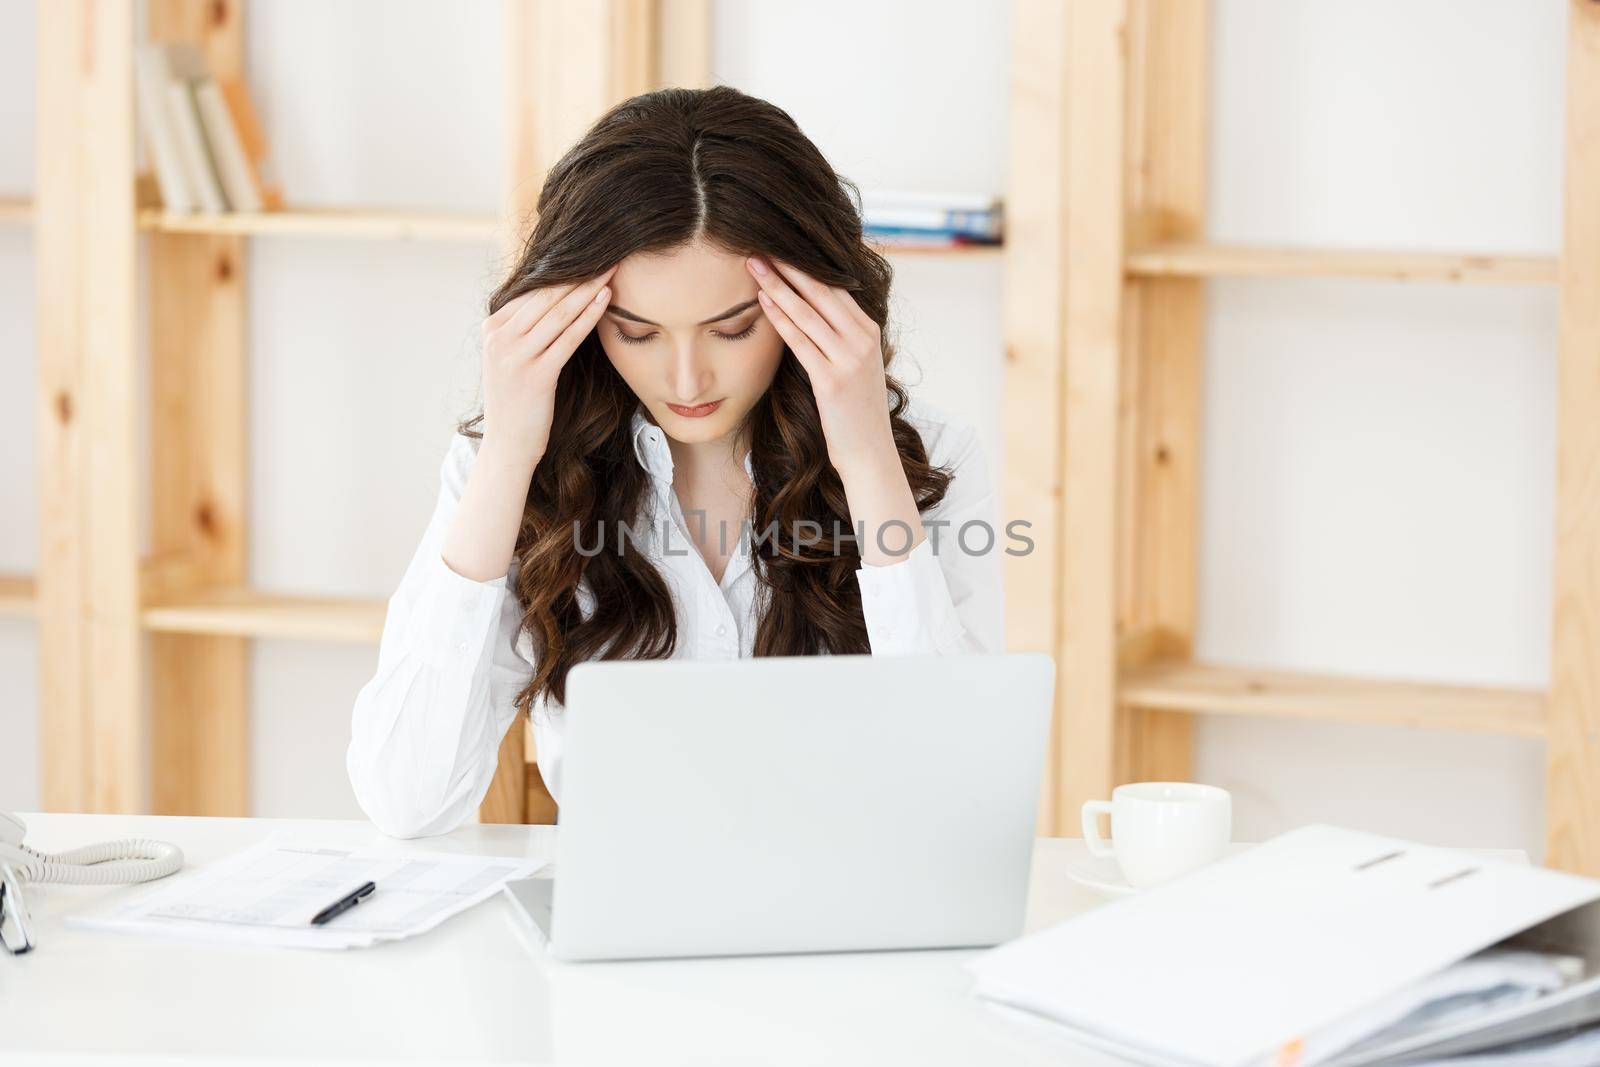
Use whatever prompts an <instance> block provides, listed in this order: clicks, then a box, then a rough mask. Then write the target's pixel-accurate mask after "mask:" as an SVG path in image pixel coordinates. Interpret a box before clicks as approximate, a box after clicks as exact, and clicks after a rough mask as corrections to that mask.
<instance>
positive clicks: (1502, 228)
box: [1197, 0, 1565, 853]
mask: <svg viewBox="0 0 1600 1067" xmlns="http://www.w3.org/2000/svg"><path fill="white" fill-rule="evenodd" d="M1564 19H1565V5H1563V4H1562V3H1560V2H1559V0H1537V2H1518V3H1506V2H1504V0H1472V2H1464V0H1411V2H1408V3H1405V4H1393V3H1385V2H1383V0H1358V2H1350V3H1342V4H1323V3H1317V2H1315V0H1294V2H1292V3H1282V2H1277V0H1223V2H1221V3H1220V4H1219V5H1218V7H1217V16H1216V31H1215V37H1214V48H1213V65H1214V71H1215V75H1214V82H1213V86H1214V87H1213V93H1214V96H1213V114H1214V115H1215V122H1214V127H1213V158H1212V166H1211V197H1210V211H1211V215H1210V218H1211V230H1212V235H1213V236H1214V237H1215V238H1217V239H1219V240H1229V241H1241V242H1244V241H1259V242H1265V243H1271V242H1277V243H1287V244H1304V245H1334V246H1357V247H1363V246H1364V247H1380V248H1418V249H1468V250H1474V251H1508V252H1553V251H1555V250H1556V248H1557V246H1558V243H1559V232H1560V188H1561V181H1560V155H1561V123H1562V114H1563V108H1562V76H1563V69H1564V63H1563V57H1564V44H1565V34H1564ZM1555 324H1556V300H1555V294H1554V292H1553V291H1552V290H1551V289H1549V288H1548V287H1546V288H1541V289H1532V288H1499V287H1466V286H1461V287H1448V286H1440V285H1411V286H1400V285H1392V284H1385V283H1378V282H1331V281H1232V282H1227V283H1221V284H1214V285H1212V286H1211V300H1210V309H1209V315H1208V323H1207V341H1208V358H1209V360H1210V364H1209V373H1208V378H1207V384H1206V400H1205V417H1206V430H1205V446H1204V447H1205V468H1204V472H1205V473H1204V498H1203V507H1204V520H1203V530H1202V545H1201V553H1202V555H1201V586H1202V588H1201V605H1202V607H1201V618H1200V631H1199V646H1200V652H1201V653H1202V654H1203V655H1205V656H1208V657H1210V658H1213V659H1216V660H1220V661H1225V662H1235V663H1244V664H1270V665H1279V666H1285V667H1302V668H1307V669H1316V670H1331V671H1341V672H1346V671H1347V672H1351V673H1359V674H1363V675H1376V676H1392V677H1406V678H1419V679H1438V680H1446V681H1460V682H1481V683H1488V684H1509V685H1516V684H1524V685H1543V684H1544V683H1545V681H1546V675H1547V657H1548V649H1549V639H1550V595H1549V593H1550V580H1551V565H1552V560H1551V539H1552V536H1553V535H1552V517H1553V492H1554V476H1555V438H1554V424H1553V422H1554V400H1555V358H1554V357H1555ZM1543 762H1544V746H1543V745H1542V744H1541V743H1539V742H1534V741H1526V740H1512V739H1505V738H1496V737H1477V736H1468V735H1452V734H1444V733H1431V732H1423V731H1412V730H1405V729H1399V728H1393V729H1391V728H1372V727H1356V726H1344V725H1330V724H1302V723H1289V722H1260V721H1240V720H1237V719H1229V718H1217V719H1213V720H1210V721H1208V722H1207V723H1206V725H1205V727H1204V728H1203V729H1202V730H1201V733H1200V741H1199V766H1198V768H1197V773H1198V774H1199V775H1201V776H1203V777H1206V778H1208V779H1211V780H1214V781H1216V782H1218V783H1220V784H1223V785H1226V786H1228V787H1229V788H1231V789H1234V790H1235V791H1236V792H1237V794H1238V796H1239V801H1240V805H1239V811H1240V830H1241V833H1242V835H1247V836H1250V837H1260V836H1262V835H1263V834H1266V833H1269V832H1271V831H1274V830H1277V829H1280V828H1283V827H1285V826H1288V825H1291V824H1293V823H1297V822H1302V821H1305V820H1308V819H1325V820H1338V821H1343V822H1346V823H1350V824H1354V825H1359V826H1365V827H1370V828H1375V829H1389V830H1392V831H1394V832H1398V833H1403V834H1414V835H1418V836H1422V837H1427V838H1430V839H1434V840H1438V841H1441V842H1452V843H1465V844H1482V845H1507V846H1522V847H1527V848H1529V849H1532V850H1534V851H1535V852H1536V853H1537V852H1540V851H1542V845H1541V837H1542V819H1543V811H1544V803H1543V799H1544V798H1543V776H1544V765H1543Z"/></svg>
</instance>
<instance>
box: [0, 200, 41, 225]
mask: <svg viewBox="0 0 1600 1067" xmlns="http://www.w3.org/2000/svg"><path fill="white" fill-rule="evenodd" d="M32 221H33V201H31V200H29V199H27V198H26V197H17V196H0V226H21V225H26V224H27V223H30V222H32Z"/></svg>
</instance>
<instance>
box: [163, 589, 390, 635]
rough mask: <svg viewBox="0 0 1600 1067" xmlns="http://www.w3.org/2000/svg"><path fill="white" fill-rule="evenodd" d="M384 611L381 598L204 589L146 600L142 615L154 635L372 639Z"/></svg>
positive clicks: (380, 627) (380, 630)
mask: <svg viewBox="0 0 1600 1067" xmlns="http://www.w3.org/2000/svg"><path fill="white" fill-rule="evenodd" d="M387 610H388V605H387V604H386V603H384V602H383V601H370V600H354V599H344V598H331V597H302V596H285V595H280V594H276V593H264V592H260V591H258V590H254V589H208V590H204V591H202V592H197V593H191V594H188V595H185V596H181V597H172V598H168V599H164V600H161V601H158V602H154V603H149V604H146V605H145V606H144V610H143V611H142V613H141V615H142V618H143V621H144V626H145V629H147V630H153V631H156V632H158V633H182V634H217V635H230V636H236V637H278V638H288V639H293V640H305V641H373V642H375V641H377V640H378V638H379V637H380V636H381V635H382V633H383V618H384V615H385V613H386V612H387Z"/></svg>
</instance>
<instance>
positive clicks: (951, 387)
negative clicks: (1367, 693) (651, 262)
mask: <svg viewBox="0 0 1600 1067" xmlns="http://www.w3.org/2000/svg"><path fill="white" fill-rule="evenodd" d="M375 6H376V0H338V2H335V3H315V4H314V3H312V2H311V0H279V2H277V3H274V4H271V5H266V4H258V5H253V6H252V7H250V8H249V20H250V21H249V27H248V31H249V32H248V39H249V42H250V43H249V70H250V77H251V79H252V84H253V86H254V91H255V93H256V95H257V97H258V100H259V101H260V103H261V105H262V107H263V110H264V113H265V114H264V118H265V122H266V124H267V128H268V134H269V137H270V139H271V143H272V146H273V151H274V155H275V159H276V164H277V167H278V170H279V176H280V177H281V178H282V179H283V181H284V184H285V185H286V187H287V188H288V189H289V191H290V194H291V196H292V198H293V199H294V200H296V201H297V202H300V203H317V204H341V203H344V204H348V203H357V202H360V203H377V204H389V205H395V206H434V207H446V208H457V209H469V210H486V211H487V210H492V209H493V208H494V207H495V206H496V201H497V177H498V174H499V172H500V167H501V158H502V157H501V154H500V147H499V139H500V137H499V134H500V119H501V113H500V106H499V104H500V101H499V85H500V78H501V73H502V57H501V51H500V42H499V38H498V35H497V32H496V31H497V25H498V19H499V6H498V5H494V4H473V5H466V4H463V5H449V6H448V7H444V6H441V5H436V4H427V3H422V2H417V0H408V2H405V3H386V4H384V5H383V7H384V15H383V17H382V19H381V21H377V22H375V23H367V22H365V21H364V20H365V19H367V17H368V16H369V14H370V12H371V11H373V10H374V8H375ZM29 8H31V5H30V4H28V3H26V0H0V18H3V19H5V22H4V23H0V25H3V26H4V27H5V29H6V30H9V29H10V27H11V26H14V25H19V24H20V23H21V22H23V21H27V20H31V15H30V14H29V13H28V9H29ZM1006 10H1007V8H1006V5H1001V4H991V3H985V2H982V0H961V2H957V0H947V2H944V3H940V4H929V3H912V2H910V0H895V2H887V0H874V2H871V3H860V2H855V3H843V2H840V0H827V2H819V3H812V4H807V5H795V4H791V3H788V2H785V0H743V2H739V3H722V4H719V5H718V7H717V40H716V47H715V69H716V73H717V75H718V77H719V78H720V79H721V80H723V81H726V82H728V83H729V84H733V85H737V86H739V87H740V88H743V89H745V90H747V91H749V92H752V93H755V94H757V95H761V96H765V97H767V98H768V99H771V100H773V101H774V102H775V103H777V104H779V105H780V106H783V107H784V108H786V109H787V110H788V111H790V113H791V114H793V115H794V116H795V118H796V119H797V120H798V121H799V123H800V124H801V126H802V127H803V128H804V129H806V131H807V132H808V133H809V134H811V136H812V137H813V138H814V139H815V140H816V141H817V143H818V144H819V145H820V146H821V148H822V150H823V151H824V152H825V153H826V154H827V155H828V156H829V157H830V159H832V160H833V161H834V163H835V165H836V166H837V167H839V169H840V170H841V171H843V172H844V173H845V174H847V175H848V176H850V177H852V178H854V179H855V180H857V181H858V182H859V184H861V185H862V186H863V187H864V188H871V187H891V186H892V187H904V188H914V189H940V188H954V189H969V190H986V191H997V192H998V191H1001V190H1003V187H1004V182H1005V173H1004V168H1005V165H1006V163H1005V161H1006V158H1007V153H1006V143H1007V142H1006V138H1007V131H1006V94H1007V91H1008V83H1007V74H1008V72H1007V51H1008V48H1009V26H1008V24H1007V19H1006ZM1215 24H1216V32H1215V44H1214V57H1215V68H1216V74H1215V105H1214V113H1215V116H1216V118H1215V126H1214V159H1213V166H1212V178H1213V181H1212V197H1211V219H1212V230H1213V233H1214V235H1215V236H1217V237H1219V238H1223V239H1231V240H1241V241H1242V240H1259V241H1274V242H1290V243H1307V244H1348V245H1375V246H1380V247H1431V248H1454V247H1461V248H1472V249H1486V250H1499V249H1503V250H1528V251H1541V250H1543V251H1548V250H1551V249H1553V248H1554V247H1555V242H1556V240H1557V233H1558V225H1559V202H1558V196H1557V193H1558V189H1559V169H1558V162H1559V147H1560V145H1559V133H1560V117H1561V107H1560V79H1561V44H1562V5H1561V3H1560V2H1559V0H1536V2H1534V0H1529V2H1518V3H1507V2H1505V0H1450V2H1448V3H1447V2H1445V0H1413V2H1412V3H1409V4H1405V5H1395V4H1387V3H1381V2H1379V0H1363V2H1352V3H1346V4H1340V5H1327V4H1322V3H1319V2H1317V0H1219V2H1218V3H1217V8H1216V17H1215ZM373 25H376V26H377V27H378V30H377V31H376V32H374V30H373V29H372V28H371V27H372V26H373ZM840 26H847V27H849V31H850V32H849V34H848V36H841V34H840V33H839V30H838V28H839V27H840ZM358 39H359V40H361V41H362V42H363V44H364V48H363V50H362V51H361V52H357V51H355V50H353V49H352V48H351V42H354V41H356V40H358ZM29 40H31V26H29V27H28V29H27V31H26V32H25V33H23V34H20V35H12V34H10V33H9V32H5V31H0V78H3V79H5V81H4V84H3V85H0V122H3V125H0V190H7V189H19V190H20V189H25V188H27V186H28V185H31V152H30V151H29V150H28V148H27V144H26V142H27V139H28V128H29V127H30V126H31V116H30V115H29V114H28V112H29V111H31V108H30V107H27V106H24V105H23V104H20V103H18V102H17V101H18V100H19V99H31V92H30V90H31V65H30V64H31V49H30V48H29V46H28V44H27V42H28V41H29ZM13 59H16V60H17V62H12V60H13ZM13 83H15V85H13ZM7 89H10V90H13V91H11V92H5V91H3V90H7ZM19 92H21V93H24V94H26V95H25V96H24V97H19V96H18V95H17V94H18V93H19ZM329 101H332V102H333V103H332V104H331V105H330V103H329ZM13 112H18V113H17V114H13ZM29 255H30V253H29V250H28V246H27V239H26V236H25V235H19V234H17V233H15V232H11V233H8V232H7V231H5V230H0V344H3V347H0V359H3V360H4V363H3V368H0V373H3V375H4V378H3V380H4V381H5V382H7V383H10V382H15V381H19V380H21V381H24V382H25V383H26V385H27V386H28V389H29V390H30V391H31V378H29V377H28V376H29V375H30V373H31V371H30V368H29V364H30V359H31V357H30V355H29V353H30V349H31V329H32V326H31V321H32V320H31V303H30V301H31V296H30V295H28V293H27V292H26V289H27V281H26V279H27V277H28V276H29V274H30V273H31V267H30V263H29ZM896 266H897V283H898V284H897V292H896V297H895V310H896V313H897V316H898V320H899V329H900V334H899V337H900V341H901V346H902V351H903V353H904V354H905V358H906V365H905V366H903V367H902V368H901V371H902V373H903V375H904V376H905V377H906V378H907V379H908V380H910V381H912V382H920V383H921V389H922V391H923V393H924V395H926V396H928V397H929V398H930V399H932V400H934V401H935V402H936V403H940V404H942V405H944V406H947V407H949V408H951V409H953V410H955V411H957V412H959V413H962V414H964V415H966V416H967V417H968V418H970V419H971V420H973V421H974V422H975V423H977V424H978V425H979V427H980V428H981V429H982V430H983V431H984V432H985V433H986V434H987V435H988V437H989V440H990V444H991V452H992V453H993V456H994V458H995V459H996V461H997V462H998V460H999V459H1000V457H999V454H998V449H999V440H998V433H997V428H998V422H999V396H1000V379H999V367H1000V358H1001V341H1000V282H1001V278H1000V268H999V265H998V263H996V262H993V261H991V262H988V263H978V262H949V261H939V260H936V259H925V260H919V259H916V258H912V257H907V258H903V259H901V260H898V261H897V262H896ZM496 280H497V277H496V268H495V264H494V257H493V254H492V252H490V251H489V250H486V249H484V248H483V247H481V246H478V245H469V244H461V245H448V244H436V243H422V244H414V245H401V244H394V243H368V242H358V241H314V240H305V239H271V240H266V239H262V240H257V241H254V242H252V251H251V293H250V298H251V341H252V346H253V347H252V389H253V393H252V396H253V404H254V406H253V408H252V411H251V418H252V426H251V442H252V450H253V451H252V455H253V459H252V486H251V488H252V498H251V522H252V533H253V538H254V541H253V550H252V558H251V567H252V577H253V579H254V580H255V581H256V582H257V583H258V584H260V585H263V586H266V587H269V588H276V589H284V590H296V591H304V592H316V591H328V592H337V593H348V594H352V595H363V596H374V597H382V596H386V595H387V594H388V592H389V591H390V590H391V589H392V587H393V584H394V582H395V581H397V580H398V578H399V575H400V572H401V570H402V569H403V568H404V565H405V562H406V560H407V559H408V558H409V556H410V553H411V551H412V549H413V547H414V544H415V538H416V536H417V535H418V534H419V533H420V531H421V528H422V524H423V523H424V521H425V519H426V516H427V513H428V509H429V507H430V505H431V503H432V499H433V493H434V490H435V485H436V482H435V478H436V471H437V464H438V459H439V457H440V454H441V452H442V449H443V447H444V443H445V441H446V439H447V437H448V434H449V431H450V425H451V422H452V420H453V419H454V418H455V417H456V416H457V415H460V414H462V413H464V412H465V411H466V410H468V408H469V407H470V406H471V404H472V402H473V394H474V391H475V388H476V380H477V370H476V353H475V351H474V344H473V338H474V330H475V328H476V323H477V319H478V315H479V313H480V310H481V306H482V300H483V297H484V296H485V294H486V293H487V291H488V290H489V289H490V288H491V287H492V286H493V285H494V283H495V282H496ZM1554 318H1555V305H1554V300H1553V295H1552V294H1551V293H1549V292H1547V291H1529V290H1516V289H1503V290H1502V289H1487V288H1476V289H1448V288H1443V287H1433V286H1412V287H1399V286H1388V285H1382V284H1376V283H1333V282H1312V281H1301V282H1244V281H1240V282H1228V283H1224V284H1217V285H1213V286H1212V291H1211V310H1210V317H1209V323H1208V338H1209V346H1210V349H1209V361H1210V362H1209V377H1208V381H1207V394H1206V417H1207V427H1206V439H1205V450H1206V456H1205V459H1206V469H1205V486H1204V501H1203V504H1204V511H1205V515H1204V528H1203V532H1202V534H1203V541H1202V586H1203V588H1202V614H1201V623H1200V635H1199V640H1200V646H1201V651H1202V652H1203V653H1204V654H1205V655H1207V656H1208V657H1210V658H1213V659H1216V660H1220V661H1227V662H1238V663H1254V664H1264V665H1281V666H1288V667H1304V668H1313V669H1327V670H1339V671H1352V672H1361V673H1367V674H1380V675H1392V676H1403V677H1418V678H1439V679H1450V680H1459V681H1483V682H1503V683H1527V684H1542V683H1543V681H1544V677H1545V669H1546V667H1545V657H1546V650H1547V646H1548V629H1549V623H1548V615H1549V611H1548V607H1549V603H1548V572H1549V566H1550V553H1549V544H1550V527H1551V476H1552V467H1551V464H1552V458H1553V457H1552V451H1553V436H1552V426H1551V413H1552V409H1553V356H1552V349H1553V334H1554ZM32 436H33V424H32V412H31V403H30V402H26V401H25V402H18V401H17V400H16V399H15V398H14V396H13V394H11V392H10V390H9V389H0V502H3V506H4V507H5V508H6V509H7V510H6V517H7V522H6V523H5V525H4V527H0V569H12V568H26V567H29V566H31V565H32V561H33V553H34V545H35V541H36V537H35V533H34V531H33V529H32V526H33V523H34V514H35V512H34V511H33V503H32V497H31V481H32V447H33V446H32ZM13 514H15V515H17V516H19V517H20V518H21V520H22V521H19V522H11V521H10V518H11V516H12V515H13ZM30 635H31V628H30V627H29V626H28V624H22V623H13V624H0V671H4V672H7V673H6V675H4V676H12V673H13V672H15V676H17V677H20V678H21V679H22V681H23V682H24V683H26V684H23V685H21V686H16V687H13V686H8V687H7V698H6V700H7V701H9V702H0V807H3V806H7V805H11V806H16V807H28V806H30V805H31V803H32V802H34V799H35V797H36V780H35V778H34V777H33V769H32V768H33V755H32V749H33V746H34V735H33V714H34V710H33V706H32V704H33V696H32V688H31V685H32V680H31V678H32V676H31V674H30V673H29V672H30V671H31V669H32V668H31V656H32V646H31V643H30V642H31V636H30ZM373 659H374V652H373V650H372V649H371V648H368V647H364V646H337V645H318V644H301V643H291V642H261V643H259V644H258V645H257V650H256V653H255V657H254V670H253V694H254V698H255V705H254V740H255V753H256V782H255V787H254V800H255V805H256V809H257V811H258V812H259V813H261V814H275V815H279V814H281V815H289V814H315V815H329V816H337V815H348V814H354V813H355V807H354V804H353V801H352V800H351V798H350V795H349V791H348V788H347V787H346V785H345V781H344V773H343V766H342V754H343V747H344V744H345V742H346V739H347V738H348V714H349V704H350V700H351V698H352V697H353V695H354V692H355V690H356V688H357V687H359V686H360V684H361V683H362V682H363V681H364V680H365V678H366V677H367V675H368V673H369V672H370V670H371V668H372V665H373ZM1542 760H1543V753H1542V746H1540V745H1539V744H1537V743H1533V742H1525V741H1511V740H1505V739H1500V738H1491V737H1481V738H1480V737H1465V736H1451V735H1443V734H1434V733H1421V732H1413V731H1406V730H1400V729H1380V728H1366V727H1353V726H1335V725H1325V724H1300V723H1283V722H1263V721H1256V720H1250V721H1245V720H1237V719H1230V718H1213V719H1207V720H1205V721H1204V722H1203V725H1202V727H1201V729H1200V739H1199V766H1198V768H1197V774H1198V775H1199V776H1200V777H1203V778H1206V779H1208V780H1212V781H1216V782H1218V783H1220V784H1223V785H1225V786H1228V787H1229V788H1232V789H1234V790H1235V791H1236V793H1237V798H1238V809H1237V810H1238V820H1239V836H1241V837H1243V838H1259V837H1260V836H1262V835H1263V834H1266V833H1269V832H1271V831H1273V830H1276V829H1279V828H1282V827H1284V826H1287V825H1291V824H1294V823H1298V822H1303V821H1306V820H1308V819H1314V818H1315V819H1330V820H1338V821H1343V822H1347V823H1353V824H1356V825H1363V826H1372V827H1377V828H1383V829H1389V830H1394V831H1396V832H1403V833H1412V834H1416V835H1420V836H1424V837H1430V838H1434V839H1437V840H1441V841H1462V842H1470V843H1481V844H1486V845H1489V844H1495V845H1520V846H1523V847H1528V848H1530V849H1534V850H1537V849H1538V847H1539V839H1540V836H1541V828H1540V824H1541V818H1542V794H1541V788H1540V786H1541V780H1542Z"/></svg>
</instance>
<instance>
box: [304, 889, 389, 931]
mask: <svg viewBox="0 0 1600 1067" xmlns="http://www.w3.org/2000/svg"><path fill="white" fill-rule="evenodd" d="M377 888H378V887H377V885H376V884H375V883H373V882H368V883H367V884H366V885H364V886H361V887H360V888H359V889H356V890H355V891H354V892H352V893H351V894H350V895H349V896H347V897H341V898H340V899H339V900H337V901H335V902H334V903H332V904H329V905H328V906H327V907H326V908H323V909H322V910H321V911H319V912H317V914H316V915H315V916H314V917H313V918H312V920H311V925H312V926H321V925H322V924H323V923H325V922H327V921H328V920H329V919H333V918H337V917H338V916H340V915H343V914H344V913H345V912H347V911H349V910H350V909H351V908H353V907H355V906H356V905H357V904H359V903H361V902H362V901H363V900H366V899H367V898H368V897H370V896H371V895H372V892H373V890H375V889H377Z"/></svg>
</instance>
